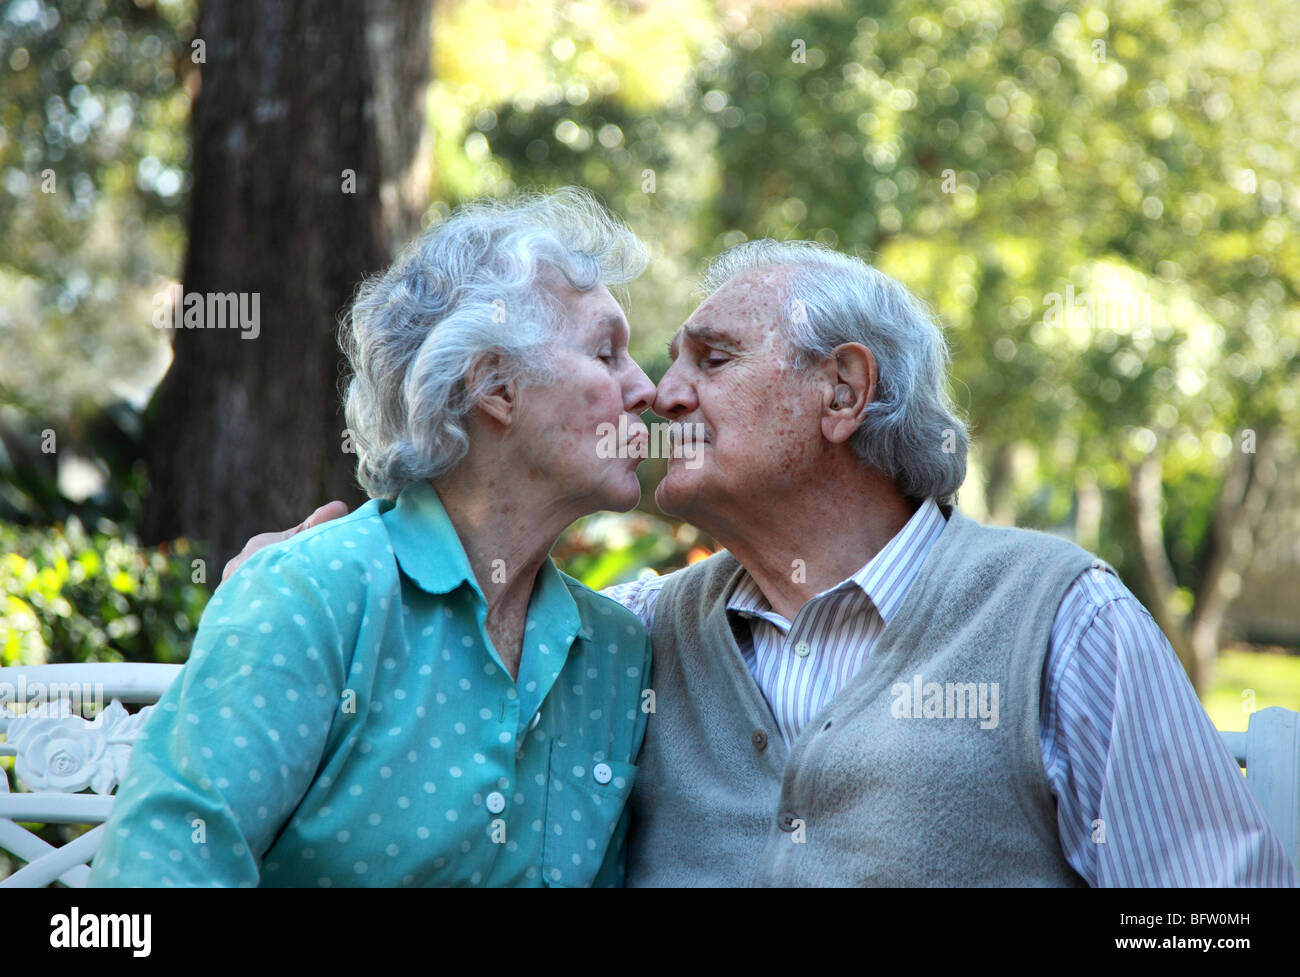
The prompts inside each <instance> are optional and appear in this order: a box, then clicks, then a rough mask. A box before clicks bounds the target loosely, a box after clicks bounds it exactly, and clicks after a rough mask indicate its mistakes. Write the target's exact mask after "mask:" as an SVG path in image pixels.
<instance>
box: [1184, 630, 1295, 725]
mask: <svg viewBox="0 0 1300 977" xmlns="http://www.w3.org/2000/svg"><path fill="white" fill-rule="evenodd" d="M1248 693H1249V694H1248ZM1252 699H1253V707H1252ZM1201 701H1202V703H1203V704H1204V706H1205V711H1206V712H1208V713H1209V714H1210V718H1211V719H1212V720H1214V725H1215V726H1217V727H1218V728H1219V729H1221V730H1236V731H1244V730H1245V729H1246V724H1247V723H1248V722H1249V721H1250V713H1251V712H1252V711H1255V712H1258V711H1259V710H1260V709H1267V708H1268V707H1269V706H1283V707H1284V708H1287V709H1293V710H1295V711H1296V712H1300V655H1295V654H1290V655H1288V654H1286V653H1284V652H1283V651H1282V649H1280V648H1272V649H1267V650H1258V649H1254V648H1251V647H1248V646H1244V645H1236V646H1233V647H1229V648H1225V649H1224V650H1223V652H1222V653H1221V654H1220V655H1219V663H1218V667H1217V668H1216V669H1215V674H1214V687H1213V688H1212V689H1211V690H1210V691H1209V693H1207V694H1206V695H1204V696H1202V698H1201Z"/></svg>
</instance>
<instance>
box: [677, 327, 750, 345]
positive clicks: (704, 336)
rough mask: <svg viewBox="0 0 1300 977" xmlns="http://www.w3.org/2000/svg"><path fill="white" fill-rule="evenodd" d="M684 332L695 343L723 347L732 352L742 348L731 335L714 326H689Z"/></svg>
mask: <svg viewBox="0 0 1300 977" xmlns="http://www.w3.org/2000/svg"><path fill="white" fill-rule="evenodd" d="M683 332H685V333H686V335H687V337H688V338H689V339H691V340H692V341H693V342H696V343H700V344H701V345H704V346H722V347H725V348H726V349H732V350H735V349H739V348H740V344H739V343H737V342H736V340H735V339H734V338H733V337H732V336H731V334H730V333H727V332H724V331H723V330H721V329H716V328H714V327H713V326H703V325H699V326H687V327H686V328H685V329H683Z"/></svg>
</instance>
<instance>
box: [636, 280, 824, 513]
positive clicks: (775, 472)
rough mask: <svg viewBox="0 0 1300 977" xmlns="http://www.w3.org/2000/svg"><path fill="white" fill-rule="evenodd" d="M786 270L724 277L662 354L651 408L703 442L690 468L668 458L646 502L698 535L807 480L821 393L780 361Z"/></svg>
mask: <svg viewBox="0 0 1300 977" xmlns="http://www.w3.org/2000/svg"><path fill="white" fill-rule="evenodd" d="M789 274H790V272H789V270H788V269H782V268H775V267H773V268H761V269H758V270H755V271H751V272H747V273H745V274H742V275H738V276H737V277H735V278H733V279H731V281H729V282H727V284H725V285H724V286H723V287H722V288H720V289H719V290H718V291H717V292H715V293H714V294H713V295H712V296H710V297H709V298H708V300H706V301H705V302H704V303H703V304H702V305H700V307H699V308H698V309H696V310H695V312H694V314H693V315H692V316H691V317H690V318H689V319H687V320H686V323H685V324H684V325H683V326H682V327H681V329H679V330H678V332H677V335H676V336H675V337H674V338H673V341H672V344H671V346H670V349H669V353H670V355H671V356H672V360H673V363H672V366H671V367H670V368H669V370H668V372H667V373H665V374H664V378H663V380H662V381H661V382H660V384H659V390H658V394H657V397H656V399H655V404H654V409H655V412H656V413H657V414H659V415H660V416H661V417H666V418H668V419H669V420H671V421H674V422H678V423H681V424H686V425H701V426H702V429H703V431H702V434H703V443H702V444H699V443H697V444H696V445H695V448H694V450H695V451H696V452H698V454H697V455H696V456H695V457H694V458H691V459H689V460H690V464H688V463H687V459H684V458H680V457H674V458H672V459H671V460H670V461H669V463H668V474H667V476H666V477H665V478H664V480H663V481H662V482H660V483H659V488H658V489H657V490H656V492H655V500H656V501H657V502H658V503H659V507H660V508H661V509H663V510H664V511H665V512H668V513H671V514H673V515H676V516H680V517H682V518H684V519H689V520H690V521H691V522H693V523H695V524H696V525H698V526H700V527H701V528H702V529H704V530H706V531H712V530H713V527H722V528H725V527H727V526H730V525H734V524H741V523H743V521H744V518H745V513H746V512H749V513H752V512H753V511H754V509H755V507H761V506H762V505H763V504H764V501H768V502H775V501H777V500H781V499H783V498H784V497H786V496H788V494H789V493H790V492H793V491H797V490H798V487H799V486H800V485H801V484H804V485H806V484H807V482H806V479H807V478H808V477H811V476H812V472H811V469H812V467H813V460H814V459H815V457H816V452H817V449H818V448H819V447H820V443H821V440H822V435H821V428H820V412H821V398H822V388H821V386H819V385H818V383H817V380H816V377H815V375H809V374H806V373H801V372H797V371H796V370H795V368H794V367H793V365H792V364H791V363H790V359H791V354H790V353H789V350H788V347H787V345H786V341H785V322H786V318H787V314H788V310H787V309H786V308H785V307H784V301H783V295H784V293H785V288H784V286H785V284H786V279H787V276H788V275H789ZM675 454H676V453H675Z"/></svg>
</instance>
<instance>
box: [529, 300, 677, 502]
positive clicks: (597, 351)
mask: <svg viewBox="0 0 1300 977" xmlns="http://www.w3.org/2000/svg"><path fill="white" fill-rule="evenodd" d="M554 292H555V294H556V296H557V297H558V298H559V299H560V301H561V302H562V303H563V304H564V306H565V309H566V311H567V313H568V323H569V324H568V325H567V326H566V327H563V329H562V331H561V333H560V335H559V336H558V337H557V339H556V343H557V348H556V351H555V361H556V362H555V368H556V374H557V376H558V380H557V381H556V382H555V383H554V384H552V385H549V386H543V385H531V386H525V387H524V388H522V389H521V390H520V391H519V421H518V425H517V427H516V434H515V437H514V438H513V440H514V441H515V443H516V444H517V445H518V450H519V454H520V460H521V461H522V462H523V469H524V471H523V474H522V477H525V478H528V479H529V480H530V481H540V482H542V483H544V484H549V485H550V487H551V488H552V491H553V493H554V496H555V498H556V500H557V502H558V503H559V504H561V505H572V506H574V507H575V508H577V509H580V510H581V512H582V513H587V512H595V511H597V510H599V509H613V510H618V511H622V510H626V509H630V508H632V507H633V506H634V505H636V503H637V500H638V499H639V498H640V497H641V486H640V483H639V482H638V481H637V477H636V468H637V464H638V462H639V461H640V459H641V458H642V457H644V456H645V451H644V450H638V449H643V448H644V447H645V444H644V442H645V441H646V439H647V437H648V434H647V431H646V428H645V425H644V424H643V423H642V422H641V416H640V415H641V413H642V412H643V411H646V410H649V409H650V405H651V404H652V403H653V401H654V395H655V387H654V384H653V383H651V382H650V378H649V377H647V376H646V375H645V372H644V371H642V369H641V367H639V366H637V364H636V361H635V360H633V359H632V358H631V357H630V356H629V355H628V352H627V341H628V325H627V319H626V318H625V317H624V316H623V310H622V309H621V308H619V305H618V303H617V302H615V301H614V297H613V296H612V295H610V294H609V290H608V289H607V288H605V286H603V285H598V286H597V287H596V288H593V289H591V290H590V291H586V292H582V291H578V290H577V289H573V288H569V287H568V286H567V285H560V286H559V287H556V288H554ZM638 441H639V442H641V443H640V445H637V442H638ZM630 445H633V446H635V447H629V446H630Z"/></svg>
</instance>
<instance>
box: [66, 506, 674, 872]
mask: <svg viewBox="0 0 1300 977" xmlns="http://www.w3.org/2000/svg"><path fill="white" fill-rule="evenodd" d="M486 612H487V605H486V602H485V600H484V598H483V594H482V592H481V591H480V589H479V587H478V584H477V582H476V580H475V578H474V575H473V572H472V571H471V569H470V565H469V561H468V559H467V558H466V556H465V551H464V549H463V547H462V546H461V544H460V541H459V540H458V538H457V536H456V532H455V529H454V527H453V526H452V523H451V520H450V519H449V518H448V517H447V514H446V511H445V510H444V509H443V507H442V504H441V502H440V501H439V499H438V496H437V493H436V492H435V491H434V489H433V488H432V487H431V486H429V485H427V484H420V485H414V486H411V487H409V488H407V489H406V490H405V491H404V492H403V493H402V494H401V495H400V496H399V497H398V499H397V501H396V502H395V503H394V502H390V501H384V500H372V501H370V502H368V503H367V504H365V505H363V506H361V507H360V508H359V509H357V510H356V511H355V512H353V513H352V514H351V515H349V516H347V517H345V518H343V519H339V520H335V521H333V522H330V523H327V524H325V525H323V526H320V527H317V528H315V529H313V530H309V531H308V532H305V533H301V534H299V535H298V536H296V537H294V538H293V539H291V540H289V541H287V542H285V543H281V544H278V545H275V546H271V547H268V548H266V549H264V550H262V551H260V552H258V553H257V554H255V555H254V556H253V557H252V558H250V559H249V560H248V562H247V563H246V564H245V565H244V567H243V568H241V569H240V571H239V573H238V574H237V575H236V576H235V577H234V578H232V579H231V580H230V581H229V582H227V583H226V585H225V586H223V587H222V588H221V590H220V592H219V593H218V594H217V595H216V596H214V597H213V599H212V600H211V601H210V602H209V604H208V606H207V608H206V610H205V612H204V615H203V619H202V622H201V624H200V626H199V631H198V634H197V636H196V637H195V641H194V647H193V651H192V653H191V655H190V660H189V662H188V664H187V665H186V666H185V668H184V670H183V671H182V673H181V676H180V678H179V679H178V680H177V681H176V683H175V684H174V685H173V686H172V687H171V689H169V690H168V692H167V693H166V695H165V696H164V697H163V698H162V699H161V700H160V701H159V703H158V705H157V706H156V707H155V709H154V711H153V713H152V715H151V716H150V717H149V719H148V720H147V721H146V723H145V726H144V729H143V731H142V739H141V740H139V741H138V742H137V744H136V746H135V749H134V751H133V754H132V757H131V763H130V767H129V770H128V772H127V774H126V778H125V782H124V784H123V785H122V787H121V788H120V790H119V792H118V796H117V800H116V802H115V804H114V807H113V812H112V815H111V817H110V819H109V821H108V822H107V824H106V825H105V831H104V841H103V844H102V847H101V849H100V851H99V853H98V855H97V856H96V858H95V860H94V863H93V865H92V870H91V878H90V881H91V884H92V885H144V886H172V885H176V886H191V885H228V886H258V885H263V886H313V887H315V886H411V885H419V886H449V885H471V886H472V885H486V886H540V885H548V886H587V885H615V886H616V885H621V884H622V875H623V869H622V867H623V843H624V837H625V835H626V832H627V814H626V811H625V805H626V802H627V798H628V795H629V793H630V791H631V789H632V781H633V778H634V776H635V774H636V768H635V766H633V764H634V761H635V759H636V754H637V751H638V750H639V749H640V746H641V740H642V737H643V735H644V732H645V721H646V710H645V709H643V705H642V704H643V702H649V701H652V699H651V697H650V696H648V695H646V696H643V690H647V689H648V688H649V686H650V682H649V675H648V671H649V668H650V645H649V641H648V639H647V637H646V634H645V631H644V629H643V628H642V626H641V624H640V622H639V621H638V620H637V619H636V618H635V617H634V616H633V615H632V614H631V613H630V612H628V611H626V610H625V609H623V608H622V607H621V606H620V605H618V604H616V603H615V602H613V601H611V600H609V599H607V598H605V597H601V596H600V595H599V594H596V593H594V592H593V591H591V590H589V589H587V588H586V587H584V586H582V585H581V584H579V583H578V582H577V581H576V580H573V579H572V578H569V577H567V576H565V575H564V574H562V573H560V572H559V571H558V570H557V569H556V568H555V566H554V564H553V563H552V562H551V561H550V560H549V559H548V560H547V561H546V563H545V564H544V565H543V567H542V569H541V571H540V572H539V574H538V579H537V583H536V586H535V588H534V590H533V595H532V600H531V603H530V605H529V609H528V616H527V623H526V631H525V634H524V644H523V656H522V659H521V662H520V670H519V676H518V679H517V680H513V679H511V677H510V675H509V673H508V672H507V671H506V670H505V668H504V667H503V666H502V664H501V660H500V659H499V658H498V657H497V655H496V652H495V651H494V650H493V648H492V646H491V642H490V641H489V639H488V637H487V634H486V630H485V627H484V619H485V615H486Z"/></svg>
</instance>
